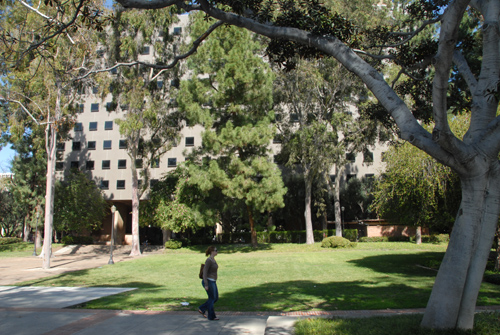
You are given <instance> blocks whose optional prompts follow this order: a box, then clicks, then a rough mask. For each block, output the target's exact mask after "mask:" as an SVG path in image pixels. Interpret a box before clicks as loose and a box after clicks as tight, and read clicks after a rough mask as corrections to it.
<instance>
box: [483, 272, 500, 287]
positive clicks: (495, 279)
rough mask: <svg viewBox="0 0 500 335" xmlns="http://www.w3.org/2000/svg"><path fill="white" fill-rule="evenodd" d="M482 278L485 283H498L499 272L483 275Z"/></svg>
mask: <svg viewBox="0 0 500 335" xmlns="http://www.w3.org/2000/svg"><path fill="white" fill-rule="evenodd" d="M483 280H484V281H485V282H487V283H491V284H495V285H500V274H493V275H487V276H484V278H483Z"/></svg>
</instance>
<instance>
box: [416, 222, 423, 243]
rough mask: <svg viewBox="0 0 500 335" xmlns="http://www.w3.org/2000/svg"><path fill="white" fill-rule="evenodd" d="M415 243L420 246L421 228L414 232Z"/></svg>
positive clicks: (418, 227)
mask: <svg viewBox="0 0 500 335" xmlns="http://www.w3.org/2000/svg"><path fill="white" fill-rule="evenodd" d="M415 242H416V243H417V244H422V226H417V229H416V231H415Z"/></svg>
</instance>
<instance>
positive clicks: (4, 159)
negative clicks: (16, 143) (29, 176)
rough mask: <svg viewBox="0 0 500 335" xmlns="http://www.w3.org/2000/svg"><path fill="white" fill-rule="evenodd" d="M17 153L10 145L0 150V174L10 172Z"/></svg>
mask: <svg viewBox="0 0 500 335" xmlns="http://www.w3.org/2000/svg"><path fill="white" fill-rule="evenodd" d="M15 153H16V152H15V151H14V150H12V149H11V148H10V145H8V146H6V147H3V148H1V149H0V173H5V172H10V161H11V160H12V158H14V155H15Z"/></svg>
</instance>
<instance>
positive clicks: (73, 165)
mask: <svg viewBox="0 0 500 335" xmlns="http://www.w3.org/2000/svg"><path fill="white" fill-rule="evenodd" d="M70 164H71V165H70V168H72V169H78V167H79V166H80V164H78V161H72V162H71V163H70Z"/></svg>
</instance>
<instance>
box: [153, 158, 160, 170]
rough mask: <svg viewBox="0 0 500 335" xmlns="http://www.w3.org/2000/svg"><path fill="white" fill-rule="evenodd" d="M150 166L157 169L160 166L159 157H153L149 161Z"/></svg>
mask: <svg viewBox="0 0 500 335" xmlns="http://www.w3.org/2000/svg"><path fill="white" fill-rule="evenodd" d="M151 167H152V168H153V169H157V168H159V167H160V159H159V158H155V159H153V160H152V161H151Z"/></svg>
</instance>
